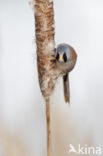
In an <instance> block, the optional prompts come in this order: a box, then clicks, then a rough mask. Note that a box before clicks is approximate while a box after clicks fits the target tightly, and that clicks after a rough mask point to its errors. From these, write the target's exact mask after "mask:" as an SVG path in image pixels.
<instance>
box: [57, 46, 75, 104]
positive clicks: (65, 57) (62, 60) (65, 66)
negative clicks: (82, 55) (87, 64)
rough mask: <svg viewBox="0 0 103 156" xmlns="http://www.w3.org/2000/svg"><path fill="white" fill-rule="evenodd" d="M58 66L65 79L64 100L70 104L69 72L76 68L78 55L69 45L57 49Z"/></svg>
mask: <svg viewBox="0 0 103 156" xmlns="http://www.w3.org/2000/svg"><path fill="white" fill-rule="evenodd" d="M55 57H56V66H57V69H58V70H60V71H61V76H62V77H63V88H64V99H65V102H68V103H69V102H70V88H69V72H70V71H71V70H72V69H73V68H74V66H75V63H76V60H77V54H76V52H75V50H74V49H73V48H72V47H71V46H70V45H68V44H65V43H62V44H59V45H58V46H57V48H55Z"/></svg>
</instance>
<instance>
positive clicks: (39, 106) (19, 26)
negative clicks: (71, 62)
mask: <svg viewBox="0 0 103 156" xmlns="http://www.w3.org/2000/svg"><path fill="white" fill-rule="evenodd" d="M54 9H55V29H56V30H55V32H56V35H55V40H56V44H58V43H61V42H63V43H64V42H65V43H69V44H70V45H72V46H73V47H74V48H75V50H76V52H77V54H78V60H77V64H76V67H75V69H74V70H73V71H72V72H71V74H70V88H71V104H70V106H69V105H68V104H65V102H64V99H63V86H62V79H61V78H60V79H59V80H58V82H57V85H56V88H55V91H54V93H53V95H52V98H51V127H52V128H51V129H52V149H51V150H52V156H68V155H71V156H72V155H73V154H70V153H68V150H69V145H70V144H72V145H73V146H75V147H77V146H78V144H80V145H81V146H88V147H89V146H93V147H101V149H102V154H101V155H103V121H102V118H103V95H102V94H103V60H102V59H103V43H102V42H103V1H102V0H91V1H90V0H86V1H85V0H78V1H75V0H59V1H58V0H54ZM34 30H35V28H34V12H33V9H32V7H31V6H30V5H29V2H28V1H27V0H22V1H21V0H15V1H14V0H0V156H45V154H46V123H45V103H44V100H43V98H42V95H41V92H40V89H39V85H38V75H37V66H36V48H35V34H34ZM91 155H92V154H91Z"/></svg>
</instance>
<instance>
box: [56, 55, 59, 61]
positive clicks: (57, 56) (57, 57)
mask: <svg viewBox="0 0 103 156" xmlns="http://www.w3.org/2000/svg"><path fill="white" fill-rule="evenodd" d="M56 60H57V61H58V60H59V53H57V55H56Z"/></svg>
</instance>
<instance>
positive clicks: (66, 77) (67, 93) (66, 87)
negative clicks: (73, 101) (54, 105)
mask: <svg viewBox="0 0 103 156" xmlns="http://www.w3.org/2000/svg"><path fill="white" fill-rule="evenodd" d="M63 87H64V99H65V102H68V103H70V88H69V75H68V73H67V74H66V75H64V76H63Z"/></svg>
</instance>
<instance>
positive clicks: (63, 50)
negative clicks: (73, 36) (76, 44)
mask: <svg viewBox="0 0 103 156" xmlns="http://www.w3.org/2000/svg"><path fill="white" fill-rule="evenodd" d="M71 55H72V52H71V48H70V46H69V45H67V44H64V43H63V44H59V45H58V46H57V48H56V49H55V56H56V60H57V61H58V62H59V63H66V62H67V61H68V60H70V59H71Z"/></svg>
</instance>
